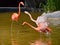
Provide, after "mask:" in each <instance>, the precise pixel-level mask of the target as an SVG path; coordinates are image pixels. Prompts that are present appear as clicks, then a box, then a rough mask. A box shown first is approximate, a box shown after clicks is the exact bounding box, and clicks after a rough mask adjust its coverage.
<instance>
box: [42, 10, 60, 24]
mask: <svg viewBox="0 0 60 45" xmlns="http://www.w3.org/2000/svg"><path fill="white" fill-rule="evenodd" d="M42 16H45V17H46V18H47V21H48V22H49V23H50V24H51V25H59V24H60V11H55V12H51V13H45V14H44V15H42Z"/></svg>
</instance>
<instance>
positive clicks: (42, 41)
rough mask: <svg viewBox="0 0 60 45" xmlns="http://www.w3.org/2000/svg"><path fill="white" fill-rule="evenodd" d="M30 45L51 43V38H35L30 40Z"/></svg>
mask: <svg viewBox="0 0 60 45" xmlns="http://www.w3.org/2000/svg"><path fill="white" fill-rule="evenodd" d="M30 45H52V42H51V39H50V38H48V39H42V38H40V39H38V40H35V41H34V42H31V43H30Z"/></svg>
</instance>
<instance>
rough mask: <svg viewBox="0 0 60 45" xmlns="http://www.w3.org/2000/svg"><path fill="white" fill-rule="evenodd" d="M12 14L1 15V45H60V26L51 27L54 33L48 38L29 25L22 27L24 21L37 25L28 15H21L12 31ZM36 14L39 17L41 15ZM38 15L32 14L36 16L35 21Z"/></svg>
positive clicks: (14, 23)
mask: <svg viewBox="0 0 60 45" xmlns="http://www.w3.org/2000/svg"><path fill="white" fill-rule="evenodd" d="M11 14H12V12H6V13H0V45H33V44H38V45H40V44H41V45H42V44H46V45H60V25H58V26H53V25H51V26H50V27H51V28H52V33H51V35H48V36H47V35H46V34H44V33H43V34H41V33H39V32H36V31H35V30H34V29H32V28H30V27H29V26H27V25H25V26H22V23H23V22H24V21H28V22H29V23H31V24H32V25H34V26H36V25H35V24H34V23H33V22H32V21H31V20H30V19H29V17H28V15H25V14H24V13H21V16H20V18H19V21H18V22H13V26H12V30H11V23H12V21H11ZM36 14H38V15H39V13H36ZM36 14H34V13H32V16H34V15H35V17H33V18H34V19H36V17H37V16H38V15H36ZM11 35H12V36H11Z"/></svg>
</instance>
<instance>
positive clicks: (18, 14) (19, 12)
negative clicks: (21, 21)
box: [18, 3, 20, 16]
mask: <svg viewBox="0 0 60 45" xmlns="http://www.w3.org/2000/svg"><path fill="white" fill-rule="evenodd" d="M18 16H20V3H19V6H18Z"/></svg>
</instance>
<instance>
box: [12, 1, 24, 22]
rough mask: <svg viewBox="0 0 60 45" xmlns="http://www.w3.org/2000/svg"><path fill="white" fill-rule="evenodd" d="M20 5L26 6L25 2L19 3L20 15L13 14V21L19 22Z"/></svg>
mask: <svg viewBox="0 0 60 45" xmlns="http://www.w3.org/2000/svg"><path fill="white" fill-rule="evenodd" d="M20 4H22V5H24V3H23V2H19V6H18V8H19V11H18V13H13V14H12V16H11V19H12V21H18V18H19V16H20Z"/></svg>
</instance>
